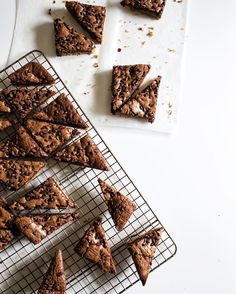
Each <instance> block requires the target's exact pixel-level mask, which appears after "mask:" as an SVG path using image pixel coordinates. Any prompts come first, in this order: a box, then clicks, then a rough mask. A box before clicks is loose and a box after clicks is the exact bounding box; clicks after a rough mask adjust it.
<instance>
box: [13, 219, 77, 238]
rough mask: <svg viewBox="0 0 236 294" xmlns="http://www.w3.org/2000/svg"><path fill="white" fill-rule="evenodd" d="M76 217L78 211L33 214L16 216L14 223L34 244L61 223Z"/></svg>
mask: <svg viewBox="0 0 236 294" xmlns="http://www.w3.org/2000/svg"><path fill="white" fill-rule="evenodd" d="M78 218H79V213H63V214H40V215H37V214H34V215H27V216H17V217H16V220H15V223H16V225H17V227H18V229H19V231H20V232H21V233H23V234H24V235H25V237H26V238H28V239H29V240H30V241H31V242H33V243H34V244H38V243H40V242H41V241H42V240H43V239H44V238H46V237H47V236H48V235H50V234H52V233H53V232H55V231H56V230H57V229H59V228H60V227H62V226H63V225H65V224H67V223H69V222H74V221H77V220H78Z"/></svg>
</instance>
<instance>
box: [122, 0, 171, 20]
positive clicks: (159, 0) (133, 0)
mask: <svg viewBox="0 0 236 294" xmlns="http://www.w3.org/2000/svg"><path fill="white" fill-rule="evenodd" d="M165 4H166V0H148V1H147V0H122V1H121V5H122V6H124V7H125V6H127V7H129V8H130V9H134V10H137V11H140V12H143V13H145V14H148V15H150V16H152V17H154V18H156V19H160V18H161V16H162V13H163V11H164V7H165Z"/></svg>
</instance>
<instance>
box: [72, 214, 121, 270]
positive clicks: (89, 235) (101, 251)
mask: <svg viewBox="0 0 236 294" xmlns="http://www.w3.org/2000/svg"><path fill="white" fill-rule="evenodd" d="M75 252H76V253H77V254H78V255H79V256H81V257H83V258H86V259H88V260H89V261H90V262H92V263H95V264H97V265H98V266H99V267H100V268H101V269H102V270H103V271H104V272H106V273H111V274H114V273H116V268H115V262H114V260H113V257H112V254H111V249H110V247H109V245H108V242H107V239H106V236H105V231H104V229H103V227H102V224H101V218H100V217H97V218H96V219H95V220H94V221H93V222H92V223H91V224H90V226H89V228H88V229H87V231H86V232H85V234H84V236H83V237H82V238H81V239H80V241H79V243H78V244H77V245H76V247H75Z"/></svg>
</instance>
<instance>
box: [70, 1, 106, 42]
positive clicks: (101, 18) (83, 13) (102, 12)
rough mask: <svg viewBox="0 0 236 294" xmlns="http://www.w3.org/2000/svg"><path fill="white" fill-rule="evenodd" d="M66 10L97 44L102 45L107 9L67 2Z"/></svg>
mask: <svg viewBox="0 0 236 294" xmlns="http://www.w3.org/2000/svg"><path fill="white" fill-rule="evenodd" d="M66 8H67V10H68V11H69V12H70V14H71V15H72V16H73V17H74V19H75V20H76V21H77V22H78V23H79V24H80V25H81V26H82V27H83V28H84V29H85V30H87V31H88V33H89V34H90V36H91V38H92V39H93V40H94V42H95V43H96V44H101V43H102V36H103V28H104V22H105V18H106V7H104V6H98V5H90V4H84V3H79V2H77V1H66Z"/></svg>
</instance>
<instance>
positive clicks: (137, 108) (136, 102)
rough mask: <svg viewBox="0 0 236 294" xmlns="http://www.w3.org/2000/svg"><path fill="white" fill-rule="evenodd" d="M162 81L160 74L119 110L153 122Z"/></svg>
mask: <svg viewBox="0 0 236 294" xmlns="http://www.w3.org/2000/svg"><path fill="white" fill-rule="evenodd" d="M160 81H161V77H160V76H158V77H157V78H156V79H155V80H154V81H152V82H151V83H150V84H149V85H148V86H147V87H146V88H145V89H144V90H143V91H141V92H140V93H138V94H137V95H134V96H132V98H131V99H129V100H128V101H127V102H126V103H125V104H124V105H123V106H122V107H121V108H120V109H119V111H118V112H120V113H121V114H124V115H127V116H134V117H139V118H144V119H147V120H148V121H149V122H151V123H152V122H153V121H154V120H155V114H156V108H157V98H158V89H159V84H160Z"/></svg>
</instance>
